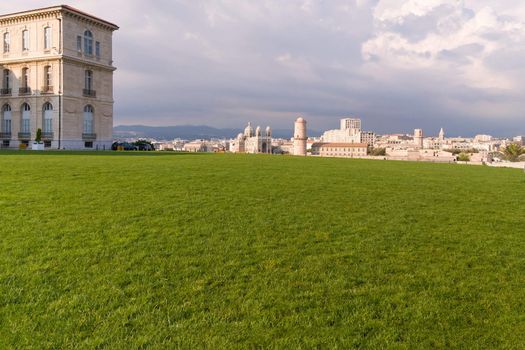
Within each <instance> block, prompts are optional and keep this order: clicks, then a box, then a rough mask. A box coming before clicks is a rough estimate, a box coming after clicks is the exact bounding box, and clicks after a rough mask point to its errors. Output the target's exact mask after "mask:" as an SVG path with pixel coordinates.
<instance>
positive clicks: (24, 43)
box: [22, 29, 29, 51]
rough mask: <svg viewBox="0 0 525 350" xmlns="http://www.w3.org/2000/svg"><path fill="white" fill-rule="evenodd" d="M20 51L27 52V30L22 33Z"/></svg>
mask: <svg viewBox="0 0 525 350" xmlns="http://www.w3.org/2000/svg"><path fill="white" fill-rule="evenodd" d="M22 50H23V51H28V50H29V30H27V29H25V30H24V31H23V32H22Z"/></svg>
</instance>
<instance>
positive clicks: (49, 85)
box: [43, 66, 53, 92]
mask: <svg viewBox="0 0 525 350" xmlns="http://www.w3.org/2000/svg"><path fill="white" fill-rule="evenodd" d="M43 90H44V92H51V91H52V90H53V69H52V68H51V66H45V67H44V89H43Z"/></svg>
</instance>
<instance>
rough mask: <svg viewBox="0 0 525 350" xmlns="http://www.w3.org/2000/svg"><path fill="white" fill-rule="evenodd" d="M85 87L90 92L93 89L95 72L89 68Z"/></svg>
mask: <svg viewBox="0 0 525 350" xmlns="http://www.w3.org/2000/svg"><path fill="white" fill-rule="evenodd" d="M84 89H86V90H87V91H88V92H89V91H91V90H93V72H92V71H90V70H87V71H85V73H84Z"/></svg>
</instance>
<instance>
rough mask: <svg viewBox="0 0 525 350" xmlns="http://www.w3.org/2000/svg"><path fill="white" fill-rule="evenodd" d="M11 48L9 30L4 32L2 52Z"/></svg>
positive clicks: (6, 51)
mask: <svg viewBox="0 0 525 350" xmlns="http://www.w3.org/2000/svg"><path fill="white" fill-rule="evenodd" d="M10 49H11V35H10V34H9V32H7V33H4V53H8V52H9V50H10Z"/></svg>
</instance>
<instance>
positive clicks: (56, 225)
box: [0, 152, 525, 349]
mask: <svg viewBox="0 0 525 350" xmlns="http://www.w3.org/2000/svg"><path fill="white" fill-rule="evenodd" d="M0 206H1V207H0V208H1V209H0V232H1V234H0V349H173V348H183V349H198V348H208V349H222V348H227V349H236V348H239V349H255V348H261V349H267V348H269V349H297V348H301V349H311V348H319V349H332V348H338V349H348V348H360V349H418V348H420V349H429V348H443V349H496V348H504V349H523V348H525V336H524V334H525V176H524V174H523V171H519V170H507V169H493V168H488V167H471V166H462V165H439V164H429V163H409V162H387V161H365V160H345V159H320V158H293V157H283V156H248V155H246V156H242V155H239V156H234V155H170V154H167V155H160V154H156V155H148V154H144V153H135V154H116V153H105V154H104V153H93V154H90V153H77V154H73V153H55V154H50V153H43V154H40V153H39V154H35V153H19V152H11V153H0Z"/></svg>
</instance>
